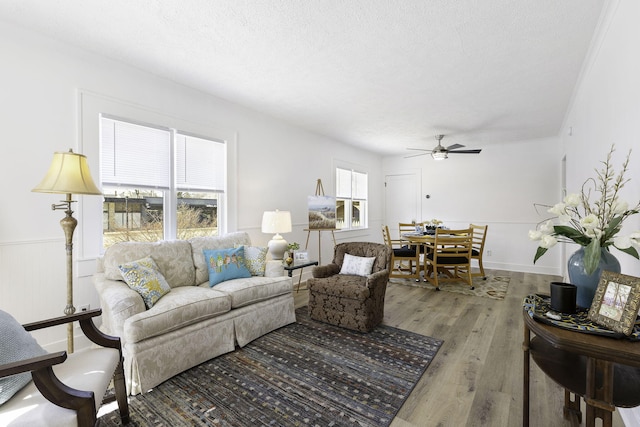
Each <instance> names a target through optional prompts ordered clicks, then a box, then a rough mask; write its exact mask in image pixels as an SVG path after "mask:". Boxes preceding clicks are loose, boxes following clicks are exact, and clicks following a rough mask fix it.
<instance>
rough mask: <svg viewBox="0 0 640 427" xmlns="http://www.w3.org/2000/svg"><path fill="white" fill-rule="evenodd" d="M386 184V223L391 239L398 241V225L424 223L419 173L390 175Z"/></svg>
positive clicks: (386, 179)
mask: <svg viewBox="0 0 640 427" xmlns="http://www.w3.org/2000/svg"><path fill="white" fill-rule="evenodd" d="M384 182H385V186H384V187H385V215H384V221H385V224H386V225H387V226H389V233H390V234H391V238H393V239H397V238H398V237H399V236H398V223H400V222H412V221H422V213H421V206H420V176H419V174H418V173H417V172H410V173H400V174H389V175H386V176H385V178H384Z"/></svg>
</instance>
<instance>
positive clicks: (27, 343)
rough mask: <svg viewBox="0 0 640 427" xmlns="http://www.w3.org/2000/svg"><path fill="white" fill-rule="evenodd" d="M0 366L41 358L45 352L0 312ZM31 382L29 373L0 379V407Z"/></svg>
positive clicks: (25, 332)
mask: <svg viewBox="0 0 640 427" xmlns="http://www.w3.org/2000/svg"><path fill="white" fill-rule="evenodd" d="M0 337H2V345H0V365H4V364H6V363H12V362H18V361H20V360H26V359H30V358H32V357H37V356H42V355H44V354H47V352H46V351H45V350H44V349H43V348H42V347H40V344H38V342H37V341H36V340H35V338H33V337H32V336H31V334H30V333H29V332H27V331H25V330H24V328H23V327H22V325H21V324H20V323H18V321H17V320H16V319H14V318H13V316H11V315H10V314H9V313H6V312H4V311H2V310H0ZM29 381H31V372H22V373H20V374H15V375H11V376H8V377H3V378H0V405H2V404H3V403H5V402H6V401H7V400H9V399H11V397H12V396H13V395H14V394H16V393H17V392H18V391H20V389H21V388H22V387H24V386H26V385H27V384H29Z"/></svg>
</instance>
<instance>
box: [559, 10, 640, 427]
mask: <svg viewBox="0 0 640 427" xmlns="http://www.w3.org/2000/svg"><path fill="white" fill-rule="evenodd" d="M639 18H640V2H637V1H635V0H620V1H610V2H609V3H608V9H607V14H606V15H605V16H604V19H603V20H602V22H601V24H600V27H599V29H598V31H597V34H596V38H595V39H594V42H593V44H592V47H591V51H590V54H589V58H588V60H587V62H586V66H585V68H584V70H583V74H582V78H581V80H580V82H579V85H578V86H577V91H576V95H575V99H574V102H573V103H572V105H571V107H570V109H569V112H568V114H567V118H566V120H565V126H564V129H563V133H562V140H563V143H564V148H565V152H566V156H567V187H568V188H570V189H571V188H573V189H574V190H573V191H576V190H579V189H580V186H581V185H582V183H583V182H584V180H585V179H587V178H589V177H593V176H594V168H596V167H599V166H600V164H599V162H601V161H603V160H604V159H605V157H606V154H607V152H608V151H609V147H610V145H611V144H613V143H615V145H616V152H615V154H614V165H615V167H616V171H619V170H620V165H621V163H622V162H623V160H624V158H625V155H626V153H627V152H628V151H629V150H630V149H635V150H634V152H633V153H632V156H631V163H630V170H629V173H628V174H627V175H626V176H627V178H629V179H631V181H630V182H629V183H628V184H626V186H625V188H624V189H623V192H622V195H623V197H624V198H625V199H626V200H627V201H628V202H629V204H630V205H633V204H635V203H637V202H638V200H640V150H638V148H640V143H639V142H640V80H639V79H638V76H640V56H639V55H638V43H637V41H638V40H640V27H638V25H637V23H638V19H639ZM569 128H571V129H572V135H569V134H568V130H569ZM637 230H640V215H635V216H633V217H631V218H629V220H628V221H627V222H626V223H625V225H624V228H623V230H622V232H623V233H629V232H632V231H637ZM611 252H612V253H613V254H614V255H616V257H617V258H618V260H619V261H620V265H621V267H622V273H624V274H629V275H631V276H636V277H638V276H640V261H638V260H636V259H635V258H633V257H631V256H629V255H627V254H624V253H622V252H620V251H618V250H616V249H612V251H611ZM570 253H571V252H570V251H568V253H567V255H569V254H570ZM620 414H621V416H622V418H623V420H624V422H625V425H627V426H637V425H640V408H634V409H620Z"/></svg>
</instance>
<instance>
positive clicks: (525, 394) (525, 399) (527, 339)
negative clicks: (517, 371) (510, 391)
mask: <svg viewBox="0 0 640 427" xmlns="http://www.w3.org/2000/svg"><path fill="white" fill-rule="evenodd" d="M530 343H531V331H530V330H529V328H528V327H527V325H524V340H523V342H522V350H523V353H524V360H523V366H522V374H523V376H522V425H523V427H529V375H530V372H529V368H530V363H531V362H530V359H529V344H530Z"/></svg>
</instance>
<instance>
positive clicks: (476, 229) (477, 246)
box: [469, 224, 488, 280]
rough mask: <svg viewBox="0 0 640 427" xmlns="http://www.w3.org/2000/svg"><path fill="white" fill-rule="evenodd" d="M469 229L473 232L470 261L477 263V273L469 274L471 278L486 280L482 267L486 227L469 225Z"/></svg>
mask: <svg viewBox="0 0 640 427" xmlns="http://www.w3.org/2000/svg"><path fill="white" fill-rule="evenodd" d="M469 228H471V229H472V230H473V237H472V241H471V259H472V260H473V259H475V260H477V261H478V268H479V269H480V272H479V273H471V276H472V277H482V280H487V275H486V274H484V266H483V265H482V254H483V253H484V241H485V239H486V237H487V228H488V226H487V225H476V224H469Z"/></svg>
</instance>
